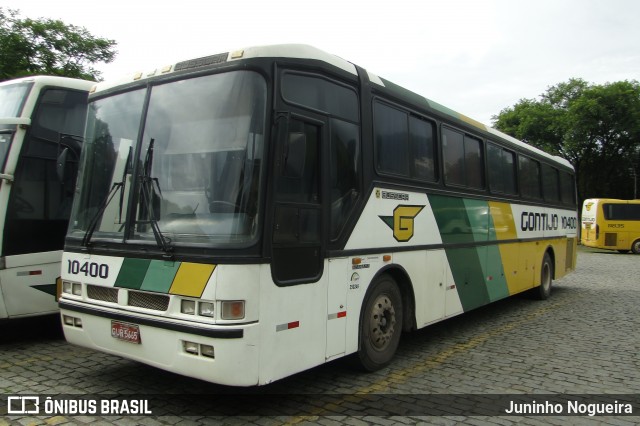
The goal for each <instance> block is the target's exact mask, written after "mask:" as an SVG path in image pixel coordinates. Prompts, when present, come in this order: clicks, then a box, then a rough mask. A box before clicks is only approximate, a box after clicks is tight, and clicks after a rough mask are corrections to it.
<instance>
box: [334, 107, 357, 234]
mask: <svg viewBox="0 0 640 426" xmlns="http://www.w3.org/2000/svg"><path fill="white" fill-rule="evenodd" d="M330 163H331V175H330V179H331V181H330V182H331V183H330V190H331V239H336V238H337V237H338V235H339V233H340V231H341V230H342V228H343V227H344V224H345V223H346V221H347V219H348V218H349V216H350V215H351V212H352V210H353V207H354V206H355V202H356V199H357V197H358V193H359V190H360V138H359V133H358V126H356V125H355V124H351V123H347V122H346V121H342V120H338V119H332V120H331V159H330Z"/></svg>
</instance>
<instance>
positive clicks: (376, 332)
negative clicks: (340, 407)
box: [356, 275, 403, 371]
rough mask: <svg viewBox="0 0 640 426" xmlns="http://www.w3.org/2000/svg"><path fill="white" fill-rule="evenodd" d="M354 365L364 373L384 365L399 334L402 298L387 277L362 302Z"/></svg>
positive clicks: (369, 291)
mask: <svg viewBox="0 0 640 426" xmlns="http://www.w3.org/2000/svg"><path fill="white" fill-rule="evenodd" d="M362 307H363V311H362V314H361V317H360V342H359V345H358V353H357V354H356V355H357V363H358V365H359V366H360V367H361V368H363V369H364V370H366V371H376V370H379V369H381V368H383V367H385V366H386V365H388V364H389V363H390V362H391V360H392V359H393V356H394V355H395V353H396V349H397V348H398V344H399V342H400V334H401V333H402V315H403V312H402V295H401V294H400V290H399V289H398V285H397V284H396V282H395V280H394V279H393V278H391V277H390V276H389V275H381V276H380V277H379V278H377V279H376V280H375V281H374V282H373V284H372V285H371V287H370V288H369V290H368V291H367V294H366V296H365V298H364V303H363V305H362Z"/></svg>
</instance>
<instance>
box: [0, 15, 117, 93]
mask: <svg viewBox="0 0 640 426" xmlns="http://www.w3.org/2000/svg"><path fill="white" fill-rule="evenodd" d="M115 46H116V42H115V41H114V40H108V39H104V38H97V37H94V36H92V35H91V33H89V31H88V30H87V29H86V28H83V27H77V26H75V25H67V24H65V23H64V22H62V21H59V20H53V19H44V18H40V19H36V20H34V19H30V18H21V17H20V16H19V15H18V11H15V10H5V9H3V8H1V7H0V81H4V80H10V79H13V78H17V77H24V76H28V75H36V74H44V75H57V76H64V77H73V78H83V79H87V80H99V79H100V72H99V71H97V70H96V69H95V68H93V67H92V65H93V64H96V63H98V62H104V63H109V62H111V61H113V59H114V58H115V55H116V51H115V50H114V48H115Z"/></svg>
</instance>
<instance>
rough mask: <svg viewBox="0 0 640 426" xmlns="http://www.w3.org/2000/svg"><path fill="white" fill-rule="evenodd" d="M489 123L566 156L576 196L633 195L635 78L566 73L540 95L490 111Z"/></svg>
mask: <svg viewBox="0 0 640 426" xmlns="http://www.w3.org/2000/svg"><path fill="white" fill-rule="evenodd" d="M493 121H494V127H495V128H497V129H498V130H501V131H503V132H505V133H508V134H510V135H512V136H514V137H516V138H518V139H521V140H523V141H525V142H527V143H529V144H531V145H533V146H536V147H538V148H540V149H542V150H544V151H546V152H548V153H550V154H553V155H559V156H561V157H563V158H565V159H567V160H568V161H569V162H570V163H571V164H572V165H573V166H574V167H575V169H576V174H577V181H578V198H579V200H580V201H581V200H583V199H585V198H592V197H598V198H605V197H607V198H608V197H611V198H634V197H636V196H637V194H635V193H634V180H633V179H634V178H635V177H632V176H635V175H636V174H639V172H640V84H639V83H638V82H637V81H635V80H634V81H619V82H615V83H607V84H604V85H590V84H588V83H586V82H585V81H584V80H582V79H571V80H569V81H568V82H566V83H560V84H558V85H556V86H552V87H550V88H548V89H547V92H546V93H544V94H542V95H541V96H540V99H539V100H535V99H522V100H520V101H519V102H518V103H517V104H516V105H514V106H513V107H510V108H505V109H503V110H502V111H501V112H500V114H498V115H497V116H494V117H493Z"/></svg>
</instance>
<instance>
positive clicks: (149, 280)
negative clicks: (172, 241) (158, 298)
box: [140, 260, 181, 293]
mask: <svg viewBox="0 0 640 426" xmlns="http://www.w3.org/2000/svg"><path fill="white" fill-rule="evenodd" d="M180 264H181V262H168V261H164V260H152V261H151V264H150V265H149V269H148V270H147V274H146V275H145V277H144V281H142V286H141V287H140V290H146V291H155V292H158V293H168V292H169V289H170V288H171V284H172V283H173V278H174V277H175V276H176V273H177V272H178V268H179V267H180Z"/></svg>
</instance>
